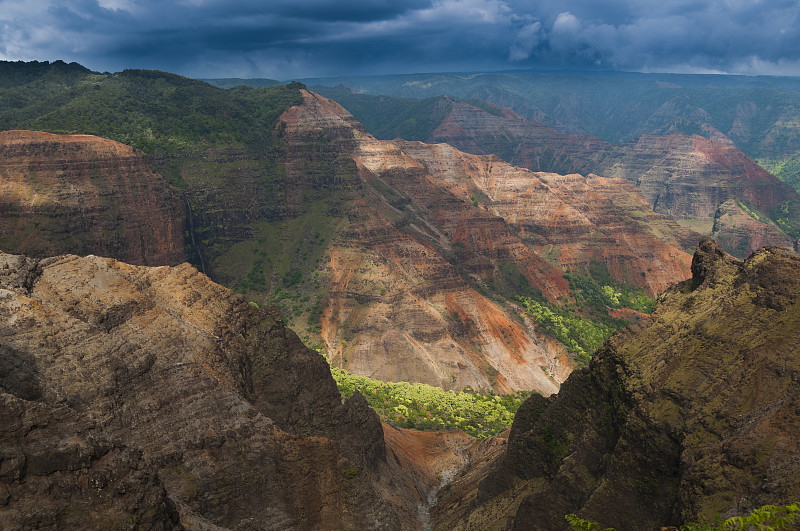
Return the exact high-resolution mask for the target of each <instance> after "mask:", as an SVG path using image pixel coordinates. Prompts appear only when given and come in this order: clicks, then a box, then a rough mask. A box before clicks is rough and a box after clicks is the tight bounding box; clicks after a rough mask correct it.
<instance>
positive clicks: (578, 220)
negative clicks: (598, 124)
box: [400, 142, 697, 294]
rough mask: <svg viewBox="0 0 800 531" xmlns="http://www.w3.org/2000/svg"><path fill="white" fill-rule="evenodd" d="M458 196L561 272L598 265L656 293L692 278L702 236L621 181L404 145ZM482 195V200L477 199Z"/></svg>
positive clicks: (444, 146)
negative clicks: (501, 224)
mask: <svg viewBox="0 0 800 531" xmlns="http://www.w3.org/2000/svg"><path fill="white" fill-rule="evenodd" d="M400 145H401V146H402V148H403V149H404V150H405V151H406V152H407V153H409V154H411V155H412V156H413V157H414V158H415V159H416V160H418V161H420V162H422V163H424V164H425V167H426V169H427V170H428V171H429V172H430V173H431V174H432V177H433V179H434V180H435V181H436V182H437V183H438V184H439V185H440V186H442V187H445V188H447V189H448V190H451V191H452V193H453V194H454V195H457V196H461V197H464V198H469V197H472V198H474V200H475V201H476V202H478V203H479V204H480V203H482V206H483V208H485V209H487V210H488V211H489V212H492V213H493V214H495V215H497V216H499V217H502V218H503V219H504V220H505V221H506V222H507V223H508V224H509V225H510V226H511V227H513V228H514V229H515V233H516V234H517V235H519V238H520V239H521V240H522V241H523V242H524V243H525V244H526V245H527V246H528V247H530V248H532V249H534V250H536V251H537V252H538V254H540V255H542V256H550V257H552V259H553V260H555V261H556V262H557V263H558V264H559V266H561V267H562V268H564V269H572V270H586V269H587V268H588V266H589V265H590V264H591V263H592V262H600V263H603V264H605V265H606V266H607V267H608V270H609V272H610V273H611V274H612V276H613V277H614V278H615V279H616V280H617V281H619V282H624V283H627V284H631V285H635V286H640V287H642V288H644V289H646V290H647V291H648V292H650V293H651V294H655V293H659V292H661V291H663V290H664V289H665V288H667V287H668V286H670V285H671V284H673V283H675V282H677V281H679V280H682V279H684V278H686V277H687V276H688V275H689V262H690V260H691V258H690V256H689V255H688V254H687V253H686V252H685V251H684V250H683V249H686V248H690V247H691V245H692V244H693V242H695V241H696V239H697V234H696V233H695V232H693V231H691V230H688V229H685V228H683V227H681V226H679V225H678V224H677V223H676V222H675V221H674V220H673V219H671V218H669V217H666V216H663V215H660V214H656V213H655V212H653V211H652V210H651V209H650V208H649V206H648V204H647V202H646V201H645V200H644V198H643V197H642V195H641V193H640V192H639V191H638V189H637V188H636V187H635V186H633V185H632V184H631V183H630V182H628V181H625V180H623V179H609V178H605V177H598V176H596V175H589V176H587V177H584V176H581V175H576V174H572V175H557V174H552V173H541V172H537V173H534V172H531V171H528V170H525V169H523V168H518V167H515V166H511V165H510V164H507V163H505V162H503V161H501V160H499V159H497V158H496V157H493V156H475V155H469V154H466V153H463V152H461V151H459V150H457V149H455V148H453V147H451V146H449V145H447V144H437V145H433V146H431V145H428V144H423V143H420V142H406V143H402V144H400ZM476 193H478V194H479V195H480V197H481V198H482V199H481V200H478V198H477V196H476V195H475V194H476Z"/></svg>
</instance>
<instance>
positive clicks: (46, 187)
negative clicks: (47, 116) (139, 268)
mask: <svg viewBox="0 0 800 531" xmlns="http://www.w3.org/2000/svg"><path fill="white" fill-rule="evenodd" d="M0 210H1V211H2V216H0V248H2V249H5V250H13V251H14V252H18V253H26V254H28V255H31V256H38V257H45V256H51V255H56V254H61V253H66V252H70V253H78V254H90V253H94V254H97V255H102V256H110V257H113V258H117V259H119V260H124V261H126V262H130V263H133V264H143V265H177V264H179V263H181V262H183V261H185V259H186V258H185V254H184V222H185V218H186V214H185V205H184V201H183V199H182V198H181V196H180V193H179V192H178V190H176V189H174V188H173V187H171V186H170V185H168V184H167V182H166V181H165V180H164V178H163V177H161V176H160V175H158V174H157V173H154V172H153V170H152V169H151V167H150V165H149V163H148V161H147V160H146V158H145V156H144V155H143V154H142V153H141V152H138V151H136V150H134V149H133V148H131V147H129V146H126V145H124V144H120V143H118V142H114V141H112V140H107V139H103V138H99V137H95V136H90V135H54V134H50V133H40V132H34V131H4V132H0Z"/></svg>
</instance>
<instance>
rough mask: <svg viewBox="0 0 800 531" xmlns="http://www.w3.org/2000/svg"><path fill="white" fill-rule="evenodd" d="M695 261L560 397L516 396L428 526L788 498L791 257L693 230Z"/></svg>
mask: <svg viewBox="0 0 800 531" xmlns="http://www.w3.org/2000/svg"><path fill="white" fill-rule="evenodd" d="M692 272H693V275H694V276H693V279H692V280H688V281H686V282H683V283H681V284H678V285H677V286H675V287H673V288H671V289H670V290H668V291H667V292H666V293H665V294H664V295H662V297H661V298H660V299H659V303H658V305H657V307H656V310H655V312H654V314H653V316H652V317H651V318H650V319H648V320H645V321H642V322H641V323H640V324H638V325H634V326H632V327H630V328H628V329H626V330H624V331H621V332H619V333H617V334H616V335H615V336H613V337H612V338H611V339H610V340H609V341H608V342H607V343H606V344H605V345H604V346H603V347H602V348H601V349H600V350H599V351H598V352H597V353H596V354H595V357H594V358H593V360H592V362H591V364H590V366H589V367H588V369H582V370H580V371H576V372H575V373H573V375H572V376H570V378H569V380H568V381H567V382H565V384H564V385H563V386H562V388H561V391H560V392H559V394H558V396H556V397H554V398H552V399H550V400H548V399H544V398H542V397H532V399H530V400H528V401H526V402H525V403H524V404H523V407H522V408H520V410H519V412H518V414H517V417H516V419H515V421H514V425H513V427H512V431H511V435H510V437H509V443H508V451H507V452H506V453H505V456H504V457H503V458H502V459H500V460H499V461H498V462H497V463H496V464H495V467H494V469H493V471H492V472H491V473H489V474H488V476H487V477H485V479H483V480H481V481H480V487H479V488H477V489H475V488H474V485H475V483H476V481H473V483H472V487H470V485H469V483H468V482H467V481H464V482H462V485H460V486H459V484H458V483H457V484H456V485H454V488H453V492H454V493H457V494H454V496H455V495H459V496H461V497H462V498H463V499H465V500H466V501H467V503H463V504H462V505H461V506H460V507H459V506H456V505H455V503H452V504H450V503H448V502H450V501H452V500H449V499H443V500H441V501H440V503H439V505H437V508H436V509H435V511H434V518H435V519H438V522H439V527H440V528H442V529H445V528H446V529H459V528H461V529H463V528H465V527H468V526H469V525H472V526H473V528H483V526H484V524H486V525H487V526H490V527H491V525H495V526H496V527H503V528H514V529H557V528H559V527H563V525H564V515H565V514H569V513H576V514H578V515H579V516H581V517H583V518H588V519H591V520H595V521H599V522H601V523H602V524H603V525H604V526H613V527H615V528H617V529H649V528H657V527H658V526H659V525H680V524H682V523H685V522H687V521H698V520H699V519H701V518H709V519H713V517H714V516H715V515H717V514H720V515H721V516H722V517H723V518H725V517H728V516H731V515H733V514H743V513H747V512H749V511H751V510H753V509H754V508H757V507H760V506H762V505H765V504H788V503H792V502H793V501H795V500H796V499H798V497H799V496H800V480H799V479H798V478H800V463H798V460H797V456H798V455H800V442H798V441H800V438H798V434H799V433H800V416H798V414H797V411H798V408H800V385H798V383H799V382H800V344H799V343H798V340H797V327H798V325H800V258H798V257H797V256H796V255H794V254H792V253H791V252H790V251H786V250H783V249H778V248H765V249H762V250H760V251H758V252H756V253H754V254H753V255H752V256H751V257H749V258H748V259H747V260H746V261H744V262H738V261H737V260H735V259H733V258H732V257H730V256H729V255H727V254H725V253H724V252H722V251H721V250H720V249H719V247H718V246H717V245H716V243H715V242H713V241H712V240H710V239H705V240H703V241H701V243H700V246H699V248H698V251H697V252H696V254H695V256H694V259H693V263H692ZM497 522H500V524H497ZM487 528H488V527H487Z"/></svg>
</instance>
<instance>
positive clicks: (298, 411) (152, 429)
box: [0, 254, 419, 529]
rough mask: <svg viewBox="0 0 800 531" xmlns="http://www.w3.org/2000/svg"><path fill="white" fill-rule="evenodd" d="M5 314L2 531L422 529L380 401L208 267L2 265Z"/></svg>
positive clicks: (8, 261)
mask: <svg viewBox="0 0 800 531" xmlns="http://www.w3.org/2000/svg"><path fill="white" fill-rule="evenodd" d="M0 314H2V316H3V318H2V320H0V329H1V330H0V349H2V356H0V402H1V403H2V407H0V527H3V528H7V529H20V528H42V527H54V528H56V527H57V528H92V527H115V526H119V527H127V526H134V527H147V528H154V529H157V528H161V529H171V528H178V527H179V526H185V527H186V528H190V529H229V528H230V529H232V528H237V529H239V528H242V527H248V528H259V529H290V528H296V529H312V528H313V529H343V528H351V529H363V528H364V526H368V527H374V528H387V529H397V528H403V527H409V526H412V527H413V525H415V524H414V523H415V522H416V520H417V519H416V507H417V505H418V504H419V497H418V496H416V495H415V494H414V492H415V491H414V488H413V484H411V483H409V484H408V485H406V484H405V483H403V477H402V474H401V473H400V472H397V471H396V470H395V472H391V473H390V472H389V470H390V467H396V464H395V461H396V460H395V459H394V458H388V457H387V454H386V449H385V445H384V441H383V433H382V429H381V426H380V423H379V422H378V418H377V416H376V415H375V414H374V412H372V411H371V410H370V409H369V407H368V406H367V404H366V401H365V400H364V399H363V398H362V397H360V395H356V396H355V397H353V398H351V399H349V400H348V401H347V402H345V403H344V404H342V402H341V400H340V397H339V393H338V391H337V389H336V385H335V383H334V382H333V380H332V378H331V377H330V372H329V370H328V366H327V364H326V363H325V360H324V359H323V358H322V357H321V356H319V355H318V354H317V353H315V352H313V351H310V350H309V349H307V348H305V347H304V346H303V345H302V343H300V341H299V339H298V338H297V336H296V335H295V334H294V333H293V332H291V331H289V330H288V329H286V328H284V326H283V324H282V321H281V319H280V317H279V316H278V315H277V314H276V313H275V312H273V311H268V310H263V309H257V308H254V307H253V306H251V305H248V304H247V303H246V302H245V301H244V299H242V298H241V297H239V296H237V295H235V294H234V293H233V292H231V291H229V290H227V289H226V288H223V287H221V286H219V285H216V284H214V283H213V282H211V281H210V280H209V279H208V278H207V277H206V276H205V275H202V274H200V273H198V272H197V271H196V270H195V269H194V268H192V267H190V266H188V265H186V264H184V265H182V266H179V267H176V268H169V267H159V268H147V267H141V266H132V265H128V264H124V263H122V262H117V261H115V260H113V259H107V258H98V257H94V256H88V257H84V258H79V257H76V256H61V257H55V258H47V259H43V260H36V259H29V258H26V257H23V256H16V255H7V254H0ZM400 485H405V486H406V487H408V488H405V487H402V488H401V487H400ZM389 492H393V493H394V494H393V495H392V496H389V495H388V494H387V493H389ZM398 492H399V493H400V494H398ZM409 494H410V496H409Z"/></svg>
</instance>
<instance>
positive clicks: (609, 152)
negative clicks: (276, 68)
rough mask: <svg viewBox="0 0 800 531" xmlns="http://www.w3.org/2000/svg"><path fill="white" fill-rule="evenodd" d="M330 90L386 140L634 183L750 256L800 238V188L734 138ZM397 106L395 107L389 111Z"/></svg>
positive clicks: (655, 204) (654, 202)
mask: <svg viewBox="0 0 800 531" xmlns="http://www.w3.org/2000/svg"><path fill="white" fill-rule="evenodd" d="M323 92H327V93H330V94H331V95H332V96H333V97H336V98H338V99H340V100H341V101H342V102H343V104H345V105H347V106H349V107H350V108H351V109H352V110H353V112H354V113H355V114H356V116H358V117H361V118H363V120H364V122H365V123H368V124H369V123H372V124H374V128H375V130H376V131H379V132H380V133H381V134H382V135H383V136H385V137H390V138H391V137H393V136H395V135H400V134H409V133H411V134H410V136H412V137H416V138H418V139H420V140H424V141H426V142H429V143H436V142H446V143H448V144H450V145H452V146H455V147H457V148H458V149H461V150H464V151H467V152H469V153H494V154H496V155H498V156H499V157H501V158H503V159H504V160H506V161H508V162H510V163H512V164H515V165H519V166H523V167H526V168H529V169H531V170H534V171H546V172H557V173H561V174H569V173H580V174H584V175H587V174H590V173H595V174H599V175H603V176H606V177H621V178H624V179H627V180H630V181H632V182H634V183H636V185H637V186H638V187H639V188H640V189H641V191H642V193H643V195H644V197H645V198H646V199H647V201H648V202H649V203H650V205H651V206H652V208H653V209H654V210H656V211H657V212H660V213H663V214H669V215H671V216H673V217H675V218H676V219H677V220H678V221H679V222H681V223H683V224H684V225H685V226H687V227H690V228H692V229H695V230H697V231H699V232H701V233H705V234H711V235H713V236H714V237H716V238H718V239H719V240H720V242H721V243H722V244H723V245H725V247H726V249H728V250H729V251H730V252H732V253H734V254H736V255H737V256H740V257H742V258H743V257H744V256H747V254H749V253H750V252H752V251H753V250H755V249H757V248H759V247H760V246H762V245H765V244H769V245H780V246H783V247H788V248H793V247H794V246H795V241H796V240H797V239H798V238H799V237H800V197H798V195H797V193H796V192H795V191H794V190H793V189H792V188H791V187H789V186H788V185H786V184H784V183H782V182H781V181H779V180H778V179H776V178H775V177H773V176H772V175H770V174H769V173H768V172H766V171H765V170H764V169H762V168H761V167H759V166H758V165H756V164H755V162H753V161H752V160H751V159H750V158H749V157H747V156H746V155H745V154H744V153H742V152H740V151H738V150H737V149H736V148H735V147H733V146H732V145H730V142H729V141H727V140H726V139H719V140H709V139H705V138H703V137H700V136H697V135H694V136H691V137H690V136H687V135H683V134H679V133H673V134H670V135H665V136H657V135H643V136H641V137H639V138H638V139H637V140H635V141H630V142H624V143H612V142H607V141H604V140H602V139H600V138H598V137H593V136H589V135H586V134H567V133H562V132H560V131H558V130H556V129H553V128H551V127H548V126H546V125H544V124H543V123H541V122H539V121H537V120H533V119H525V118H522V117H520V116H519V115H518V114H516V113H515V112H514V111H512V110H510V109H507V108H503V107H497V106H494V105H491V104H487V103H479V102H475V101H474V100H459V99H455V98H450V97H439V98H428V99H424V100H413V99H401V98H392V97H387V96H367V95H357V94H354V93H352V92H351V91H349V90H346V89H345V88H343V87H336V88H333V89H327V90H325V89H323ZM389 108H391V110H393V111H394V112H387V111H388V110H390V109H389ZM727 201H730V203H727V204H726V202H727ZM723 204H725V205H726V206H725V210H726V212H728V213H733V212H734V210H735V211H738V214H736V215H735V216H733V217H731V216H728V217H726V219H725V220H724V221H723V222H719V223H718V222H717V220H719V218H720V216H722V214H723V210H720V209H721V208H722V205H723ZM748 234H749V235H750V237H748Z"/></svg>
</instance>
